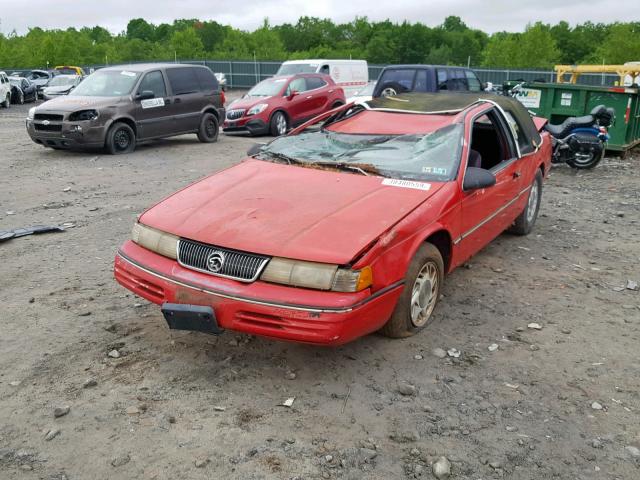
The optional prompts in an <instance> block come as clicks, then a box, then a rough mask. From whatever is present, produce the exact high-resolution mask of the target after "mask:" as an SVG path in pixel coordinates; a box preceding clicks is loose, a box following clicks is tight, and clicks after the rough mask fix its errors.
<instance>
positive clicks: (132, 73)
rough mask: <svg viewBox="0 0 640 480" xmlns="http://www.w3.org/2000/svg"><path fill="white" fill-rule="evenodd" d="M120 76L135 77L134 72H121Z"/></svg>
mask: <svg viewBox="0 0 640 480" xmlns="http://www.w3.org/2000/svg"><path fill="white" fill-rule="evenodd" d="M120 75H124V76H125V77H135V76H136V74H135V73H134V72H127V71H126V70H123V71H121V72H120Z"/></svg>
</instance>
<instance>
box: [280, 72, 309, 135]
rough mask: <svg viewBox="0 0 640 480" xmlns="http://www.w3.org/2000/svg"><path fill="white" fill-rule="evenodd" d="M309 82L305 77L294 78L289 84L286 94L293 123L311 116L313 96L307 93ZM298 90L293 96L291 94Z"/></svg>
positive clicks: (288, 112)
mask: <svg viewBox="0 0 640 480" xmlns="http://www.w3.org/2000/svg"><path fill="white" fill-rule="evenodd" d="M306 90H307V82H306V79H305V78H304V77H297V78H293V79H292V80H291V81H290V82H289V85H288V86H287V88H286V90H285V92H284V96H285V97H286V98H287V101H286V110H287V114H288V115H289V119H290V120H291V123H292V124H294V125H295V124H299V123H301V122H303V121H304V120H305V119H306V118H308V117H311V114H309V113H308V112H309V111H311V109H312V100H313V96H309V95H306V94H305V91H306ZM294 92H297V93H296V94H295V95H294V96H293V97H291V94H292V93H294Z"/></svg>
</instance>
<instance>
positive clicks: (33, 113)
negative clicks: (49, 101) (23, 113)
mask: <svg viewBox="0 0 640 480" xmlns="http://www.w3.org/2000/svg"><path fill="white" fill-rule="evenodd" d="M35 114H36V107H31V108H30V109H29V114H28V115H27V118H28V119H29V120H33V116H34V115H35Z"/></svg>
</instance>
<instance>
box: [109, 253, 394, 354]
mask: <svg viewBox="0 0 640 480" xmlns="http://www.w3.org/2000/svg"><path fill="white" fill-rule="evenodd" d="M114 275H115V278H116V280H117V281H118V283H120V284H121V285H122V286H124V287H125V288H127V289H129V290H131V291H132V292H134V293H135V294H136V295H139V296H141V297H143V298H145V299H147V300H149V301H150V302H153V303H156V304H158V305H162V304H163V303H178V304H188V305H201V306H210V307H212V308H213V310H214V312H215V316H216V319H217V321H218V324H219V325H220V327H222V328H225V329H229V330H235V331H238V332H244V333H249V334H252V335H261V336H265V337H271V338H277V339H282V340H289V341H296V342H304V343H312V344H319V345H341V344H344V343H347V342H349V341H351V340H354V339H356V338H358V337H361V336H363V335H366V334H368V333H371V332H374V331H376V330H378V329H380V327H382V325H384V323H385V322H386V321H387V319H388V318H389V317H390V316H391V314H392V312H393V309H394V308H395V305H396V303H397V301H398V297H399V296H400V293H401V291H402V286H403V284H402V282H398V283H396V284H393V285H390V286H389V287H387V288H385V289H383V290H381V291H380V292H377V293H375V294H373V295H371V294H370V293H369V292H368V291H362V292H357V293H339V292H322V291H316V290H309V289H304V288H294V287H287V286H284V285H275V284H270V283H266V282H260V281H256V282H253V283H251V284H241V283H240V282H236V281H234V280H229V279H225V278H221V277H215V276H212V275H208V274H205V273H200V272H196V271H193V270H189V269H186V268H183V267H181V266H180V265H179V264H178V263H177V262H176V261H175V260H171V259H169V258H166V257H162V256H160V255H157V254H155V253H153V252H150V251H149V250H146V249H144V248H142V247H140V246H138V245H136V244H135V243H133V242H131V241H128V242H126V243H125V244H124V245H123V246H122V248H121V249H120V251H119V252H118V254H117V255H116V258H115V265H114Z"/></svg>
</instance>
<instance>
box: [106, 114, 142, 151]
mask: <svg viewBox="0 0 640 480" xmlns="http://www.w3.org/2000/svg"><path fill="white" fill-rule="evenodd" d="M105 147H106V149H107V152H109V153H110V154H111V155H120V154H123V153H131V152H133V151H134V150H135V148H136V134H135V133H134V131H133V129H132V128H131V127H130V126H129V125H127V124H126V123H123V122H116V123H114V124H113V125H112V126H111V128H110V129H109V133H107V140H106V142H105Z"/></svg>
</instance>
